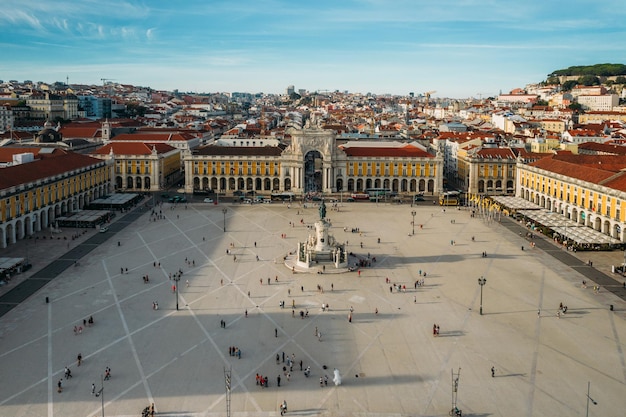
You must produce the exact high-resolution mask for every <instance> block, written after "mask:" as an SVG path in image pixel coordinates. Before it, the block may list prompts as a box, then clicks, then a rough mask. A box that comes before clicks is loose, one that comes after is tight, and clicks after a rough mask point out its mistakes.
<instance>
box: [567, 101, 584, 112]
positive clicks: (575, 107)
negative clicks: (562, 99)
mask: <svg viewBox="0 0 626 417" xmlns="http://www.w3.org/2000/svg"><path fill="white" fill-rule="evenodd" d="M567 108H569V109H571V110H574V111H582V109H583V106H581V105H580V103H577V102H576V103H572V104H570V105H569V106H567Z"/></svg>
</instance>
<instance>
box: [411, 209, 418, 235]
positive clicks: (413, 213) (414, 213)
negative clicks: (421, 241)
mask: <svg viewBox="0 0 626 417" xmlns="http://www.w3.org/2000/svg"><path fill="white" fill-rule="evenodd" d="M416 214H417V213H416V212H415V210H413V211H412V212H411V216H413V223H412V225H413V234H415V215H416Z"/></svg>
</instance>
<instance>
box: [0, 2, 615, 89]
mask: <svg viewBox="0 0 626 417" xmlns="http://www.w3.org/2000/svg"><path fill="white" fill-rule="evenodd" d="M624 22H626V3H624V0H604V1H596V0H589V1H579V0H567V1H564V0H541V1H537V0H525V1H506V0H480V1H479V0H436V1H432V0H424V1H423V0H412V1H410V0H333V1H329V0H317V1H300V0H290V1H286V0H169V1H161V0H145V1H142V2H140V1H122V0H107V1H101V0H97V1H95V0H2V8H1V10H0V53H1V56H2V58H1V59H0V79H3V80H9V79H17V80H20V81H22V80H27V79H28V80H33V81H45V82H54V81H65V79H66V77H69V80H70V83H85V84H97V83H100V79H101V78H109V79H115V81H116V82H120V83H127V84H135V85H144V86H150V87H152V88H155V89H175V88H178V89H179V90H180V91H194V92H217V91H225V92H232V91H248V92H266V93H282V92H284V91H285V88H286V86H287V85H290V84H291V85H294V86H295V87H296V89H300V88H303V89H306V90H309V91H315V90H336V89H337V90H341V91H343V90H348V91H350V92H361V93H367V92H372V93H376V94H383V93H391V94H407V93H408V92H410V91H412V92H415V93H416V94H418V93H423V92H425V91H430V90H436V91H437V93H436V94H434V96H439V97H470V96H474V97H477V96H478V94H480V95H483V96H488V95H493V94H497V93H498V92H499V91H500V90H502V91H503V92H507V91H509V90H510V89H512V88H515V87H523V86H524V85H525V84H527V83H532V82H538V81H541V80H544V79H545V78H546V75H547V74H548V73H549V72H550V71H552V70H555V69H560V68H566V67H569V66H571V65H587V64H596V63H604V62H611V63H626V42H625V40H626V24H624Z"/></svg>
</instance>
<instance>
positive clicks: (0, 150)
mask: <svg viewBox="0 0 626 417" xmlns="http://www.w3.org/2000/svg"><path fill="white" fill-rule="evenodd" d="M42 149H43V148H41V147H26V146H24V147H15V148H14V147H0V162H3V163H7V162H12V161H13V155H17V154H20V153H32V154H33V155H34V157H35V159H40V157H39V151H41V150H42ZM66 153H67V152H65V151H64V150H61V149H55V150H54V151H53V152H52V153H51V154H47V155H46V156H59V155H65V154H66Z"/></svg>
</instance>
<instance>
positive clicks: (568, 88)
mask: <svg viewBox="0 0 626 417" xmlns="http://www.w3.org/2000/svg"><path fill="white" fill-rule="evenodd" d="M577 85H578V81H574V80H569V81H565V82H564V83H563V85H561V88H562V89H563V91H572V88H574V87H576V86H577Z"/></svg>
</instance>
